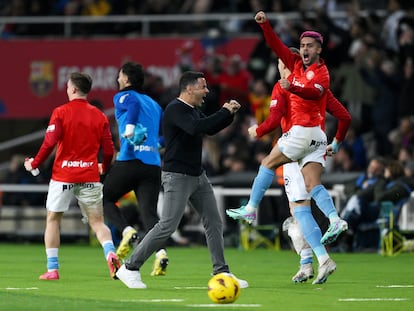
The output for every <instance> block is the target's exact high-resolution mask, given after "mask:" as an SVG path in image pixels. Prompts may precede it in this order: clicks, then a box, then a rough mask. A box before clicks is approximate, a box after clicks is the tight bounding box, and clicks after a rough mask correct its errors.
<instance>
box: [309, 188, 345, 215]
mask: <svg viewBox="0 0 414 311" xmlns="http://www.w3.org/2000/svg"><path fill="white" fill-rule="evenodd" d="M310 195H311V197H312V199H314V200H315V202H316V205H318V207H319V209H320V210H321V211H322V213H324V214H325V216H326V217H328V218H329V219H332V218H338V217H339V216H338V212H337V211H336V208H335V205H334V203H333V200H332V197H331V195H330V194H329V192H328V190H326V188H325V187H324V186H322V185H317V186H315V187H313V189H312V190H311V192H310Z"/></svg>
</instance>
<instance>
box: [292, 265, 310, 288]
mask: <svg viewBox="0 0 414 311" xmlns="http://www.w3.org/2000/svg"><path fill="white" fill-rule="evenodd" d="M313 274H314V272H313V267H312V263H306V264H303V265H300V268H299V271H298V272H297V273H296V274H295V275H294V276H293V277H292V281H293V282H294V283H303V282H306V281H307V280H308V279H311V278H313Z"/></svg>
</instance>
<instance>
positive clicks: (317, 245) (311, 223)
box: [293, 206, 327, 257]
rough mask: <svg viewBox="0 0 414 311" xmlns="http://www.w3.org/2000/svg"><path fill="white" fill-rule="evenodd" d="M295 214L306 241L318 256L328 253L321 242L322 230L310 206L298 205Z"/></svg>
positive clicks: (294, 210)
mask: <svg viewBox="0 0 414 311" xmlns="http://www.w3.org/2000/svg"><path fill="white" fill-rule="evenodd" d="M293 215H294V216H295V218H296V220H297V221H298V223H299V226H300V229H301V230H302V233H303V236H304V237H305V240H306V242H308V244H309V245H310V247H311V248H312V250H313V251H314V253H315V255H316V256H317V257H319V256H322V255H325V254H327V252H326V249H325V247H324V246H323V245H322V244H321V238H322V232H321V229H320V228H319V226H318V224H317V223H316V220H315V218H314V217H313V215H312V211H311V208H310V206H298V207H295V208H294V209H293Z"/></svg>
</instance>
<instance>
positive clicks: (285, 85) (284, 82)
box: [279, 79, 290, 90]
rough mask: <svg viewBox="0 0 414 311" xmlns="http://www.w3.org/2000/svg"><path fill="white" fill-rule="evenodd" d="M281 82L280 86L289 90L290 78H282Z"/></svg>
mask: <svg viewBox="0 0 414 311" xmlns="http://www.w3.org/2000/svg"><path fill="white" fill-rule="evenodd" d="M279 83H280V87H281V88H282V89H284V90H288V89H289V88H290V82H289V80H288V79H280V80H279Z"/></svg>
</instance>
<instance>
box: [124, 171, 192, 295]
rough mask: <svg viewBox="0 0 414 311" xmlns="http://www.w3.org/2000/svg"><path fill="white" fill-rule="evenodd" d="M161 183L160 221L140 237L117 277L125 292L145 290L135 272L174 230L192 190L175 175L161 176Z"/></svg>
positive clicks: (186, 179) (188, 182)
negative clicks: (128, 289)
mask: <svg viewBox="0 0 414 311" xmlns="http://www.w3.org/2000/svg"><path fill="white" fill-rule="evenodd" d="M161 179H162V187H163V189H164V207H163V209H162V212H161V215H160V220H159V221H158V222H157V223H156V224H155V226H154V227H153V228H152V229H151V230H150V231H149V232H148V233H147V234H146V235H145V236H144V238H143V239H142V241H141V242H140V243H139V244H138V245H137V247H136V248H135V249H134V250H133V252H132V254H131V256H130V257H129V259H128V260H126V261H125V264H124V265H122V266H121V268H120V269H119V271H118V273H117V276H118V278H119V279H120V280H121V281H122V282H123V283H124V284H125V285H126V286H127V287H129V288H146V285H145V284H144V283H143V282H142V280H141V274H140V272H139V269H140V268H141V266H142V265H143V264H144V263H145V261H146V260H147V259H148V258H149V257H150V256H151V255H152V254H153V253H154V252H155V251H156V250H157V249H159V248H160V247H161V246H162V245H164V244H165V242H166V240H167V239H168V238H169V237H170V236H171V234H172V233H173V232H174V231H175V230H176V229H177V228H178V225H179V224H180V220H181V218H182V216H183V214H184V209H185V206H186V204H187V201H188V198H189V197H190V195H191V193H192V192H193V191H194V189H195V187H196V184H195V183H194V180H193V179H192V178H190V177H189V176H187V175H183V174H179V173H171V172H162V177H161Z"/></svg>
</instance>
